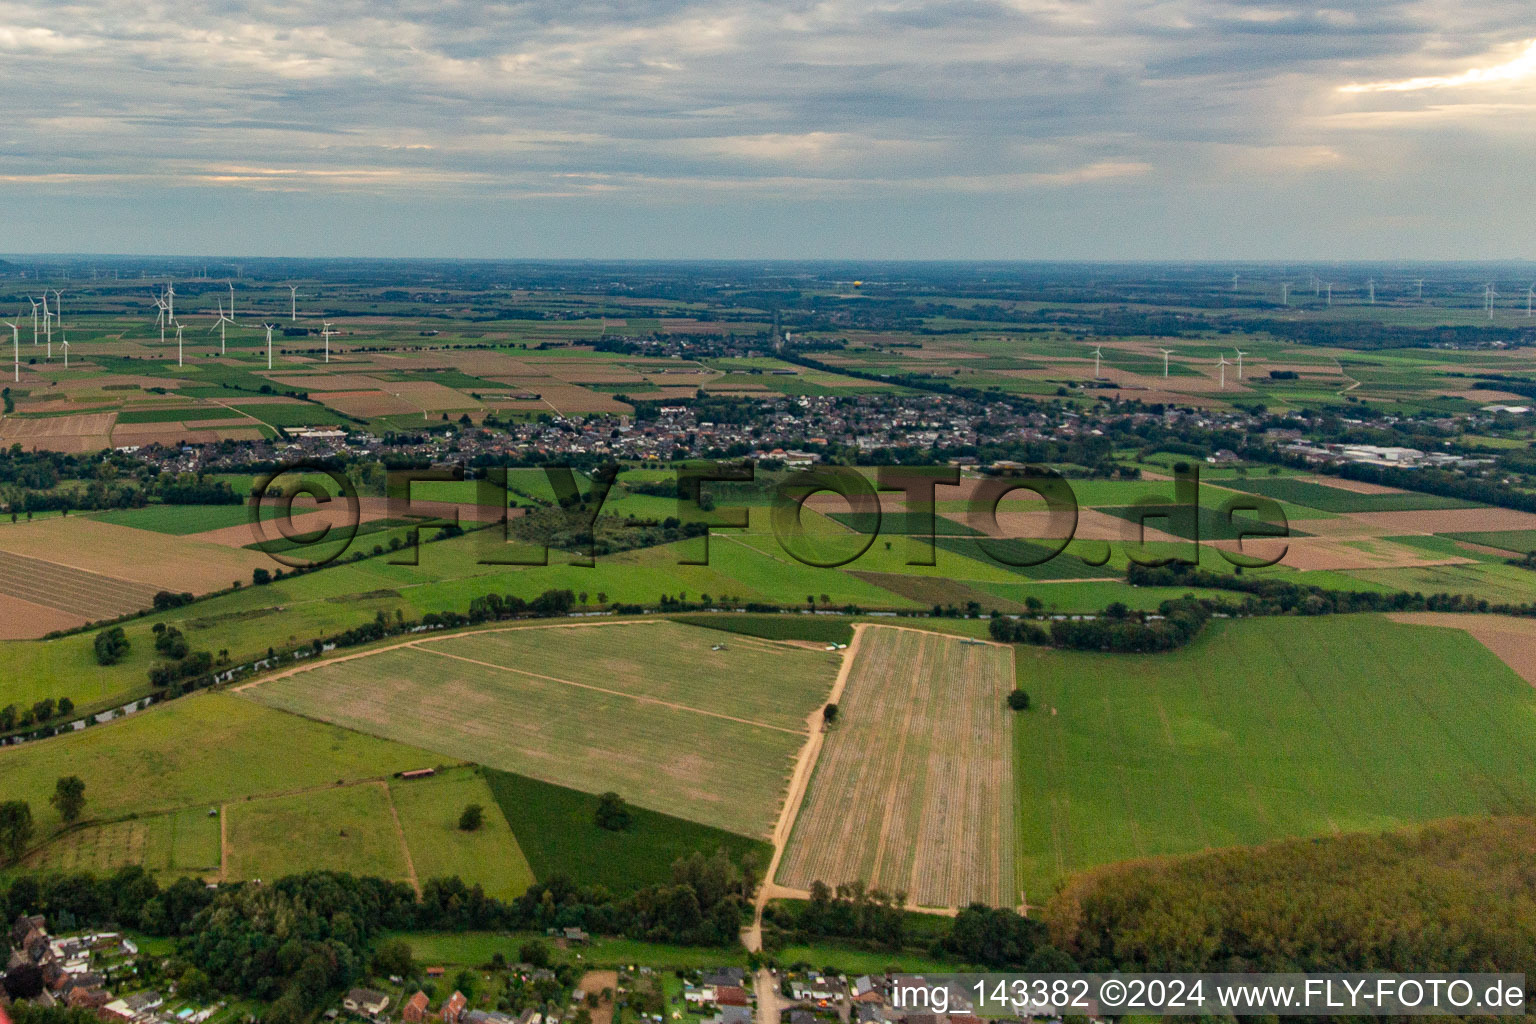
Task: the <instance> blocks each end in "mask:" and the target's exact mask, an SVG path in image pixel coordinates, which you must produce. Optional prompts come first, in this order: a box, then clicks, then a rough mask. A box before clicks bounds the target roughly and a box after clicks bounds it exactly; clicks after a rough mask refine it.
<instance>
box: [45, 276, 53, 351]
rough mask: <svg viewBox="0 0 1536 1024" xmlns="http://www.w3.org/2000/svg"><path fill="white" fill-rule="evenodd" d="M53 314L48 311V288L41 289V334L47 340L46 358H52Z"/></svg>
mask: <svg viewBox="0 0 1536 1024" xmlns="http://www.w3.org/2000/svg"><path fill="white" fill-rule="evenodd" d="M52 316H53V314H52V313H50V312H49V311H48V289H46V288H44V289H43V336H44V337H45V338H46V339H47V342H48V358H49V360H50V361H51V360H52V359H53V321H52V320H51V319H49V318H50V317H52Z"/></svg>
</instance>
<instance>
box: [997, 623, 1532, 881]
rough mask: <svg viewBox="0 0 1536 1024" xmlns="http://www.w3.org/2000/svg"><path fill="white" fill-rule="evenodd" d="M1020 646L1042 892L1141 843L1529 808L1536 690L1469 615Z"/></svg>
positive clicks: (1020, 730) (1024, 875) (1236, 838)
mask: <svg viewBox="0 0 1536 1024" xmlns="http://www.w3.org/2000/svg"><path fill="white" fill-rule="evenodd" d="M1017 653H1018V662H1017V664H1018V675H1019V685H1020V686H1021V687H1022V688H1023V689H1025V690H1026V691H1028V692H1029V693H1030V695H1031V696H1032V697H1033V698H1034V701H1035V706H1034V709H1033V710H1031V711H1028V712H1025V713H1023V714H1020V715H1018V717H1017V718H1016V720H1015V741H1016V747H1015V755H1016V757H1017V764H1016V772H1015V774H1016V777H1017V780H1018V805H1019V807H1020V816H1019V847H1018V849H1019V854H1018V857H1017V861H1018V863H1019V882H1020V885H1021V886H1022V888H1023V889H1024V891H1025V893H1026V896H1027V898H1028V899H1029V901H1030V902H1031V903H1036V902H1040V901H1042V900H1043V899H1044V898H1045V897H1047V896H1048V895H1049V894H1050V892H1051V891H1052V888H1053V887H1054V886H1055V885H1056V884H1057V883H1058V882H1059V881H1061V880H1062V879H1063V878H1064V877H1065V876H1066V875H1068V874H1071V873H1073V872H1076V871H1080V870H1083V869H1084V868H1088V867H1091V866H1093V865H1096V864H1104V863H1109V862H1112V861H1117V860H1123V859H1127V858H1132V857H1145V856H1153V855H1157V854H1166V853H1183V852H1189V851H1192V850H1199V849H1203V848H1207V847H1219V846H1229V845H1235V844H1249V843H1258V842H1262V841H1264V840H1267V839H1273V838H1277V837H1282V836H1307V835H1322V834H1328V833H1331V832H1336V831H1343V832H1349V831H1360V830H1375V829H1385V828H1390V827H1393V826H1396V825H1400V824H1403V823H1406V822H1414V821H1424V820H1428V819H1431V818H1440V817H1447V816H1451V815H1460V814H1486V813H1498V812H1525V813H1528V812H1530V811H1531V810H1532V809H1533V808H1536V690H1533V689H1532V688H1531V686H1530V685H1528V684H1527V683H1525V682H1523V681H1522V680H1521V679H1519V678H1518V677H1517V676H1516V675H1515V674H1514V673H1513V672H1511V671H1510V670H1509V668H1507V667H1506V666H1505V665H1504V664H1503V663H1502V662H1501V661H1499V660H1498V659H1497V658H1496V657H1494V655H1493V654H1491V653H1490V652H1489V651H1488V650H1487V649H1486V648H1484V647H1483V646H1482V645H1481V644H1479V643H1478V642H1477V641H1475V640H1473V639H1472V638H1471V637H1469V636H1467V635H1466V634H1464V633H1462V632H1459V631H1457V630H1448V629H1434V628H1430V627H1421V626H1406V625H1400V624H1397V623H1393V622H1391V621H1389V620H1386V619H1384V618H1380V617H1376V616H1370V617H1366V616H1354V615H1352V616H1332V617H1327V618H1310V619H1303V618H1275V619H1253V620H1247V621H1242V622H1226V623H1223V622H1217V623H1213V624H1212V625H1211V627H1210V628H1209V631H1208V633H1207V635H1205V636H1203V637H1202V638H1201V639H1199V640H1197V641H1196V642H1195V643H1193V644H1191V645H1190V646H1189V647H1186V648H1184V649H1183V650H1180V651H1177V652H1174V653H1170V654H1156V655H1095V654H1080V653H1067V652H1060V651H1051V650H1047V649H1041V648H1031V647H1020V648H1019V649H1018V652H1017Z"/></svg>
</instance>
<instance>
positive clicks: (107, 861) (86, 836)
mask: <svg viewBox="0 0 1536 1024" xmlns="http://www.w3.org/2000/svg"><path fill="white" fill-rule="evenodd" d="M210 811H211V812H212V813H210ZM135 864H136V865H141V866H142V867H144V869H145V870H147V871H149V872H150V873H151V874H153V875H154V876H155V877H156V878H157V879H158V880H159V881H160V883H161V884H162V885H168V884H170V883H171V882H174V881H175V880H176V879H178V878H182V877H192V878H216V877H218V875H219V871H220V860H219V814H218V810H217V808H206V807H202V806H197V807H188V808H185V809H183V810H180V811H171V812H168V813H165V814H150V815H144V816H142V817H134V818H128V819H125V820H122V821H114V822H110V823H107V824H103V825H86V826H84V827H81V828H75V829H71V830H70V831H68V832H66V833H64V834H63V835H62V836H60V837H59V838H58V839H56V840H54V841H53V842H51V843H49V844H47V845H46V846H43V847H41V848H40V849H38V850H36V851H35V852H34V853H32V854H31V855H30V856H28V857H27V858H26V859H25V860H23V861H22V863H21V867H22V868H23V869H25V870H27V871H41V872H55V871H57V872H78V871H85V872H90V873H92V874H95V875H98V876H100V875H107V874H111V873H112V872H113V871H115V870H117V869H118V868H121V867H127V866H129V865H135Z"/></svg>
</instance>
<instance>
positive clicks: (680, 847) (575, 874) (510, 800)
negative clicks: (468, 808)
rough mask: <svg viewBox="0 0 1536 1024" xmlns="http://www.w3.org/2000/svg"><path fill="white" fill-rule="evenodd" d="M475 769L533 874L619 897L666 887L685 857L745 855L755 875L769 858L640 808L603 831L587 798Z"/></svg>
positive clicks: (753, 844)
mask: <svg viewBox="0 0 1536 1024" xmlns="http://www.w3.org/2000/svg"><path fill="white" fill-rule="evenodd" d="M482 772H483V773H484V777H485V782H486V784H487V785H488V786H489V789H490V792H491V795H492V796H493V798H494V799H495V801H496V804H497V806H498V807H499V808H500V810H501V812H502V814H503V815H504V816H505V818H506V821H507V823H508V824H510V825H511V827H512V831H513V832H515V833H516V834H517V836H518V840H519V845H520V847H521V849H522V852H523V853H524V854H526V856H527V864H528V865H529V866H530V868H531V871H532V875H533V877H537V878H553V877H556V876H561V877H564V878H568V879H570V880H571V881H573V882H575V883H577V884H579V885H601V886H603V887H604V888H606V889H607V890H608V891H609V892H612V893H617V894H623V893H628V892H633V891H634V890H636V889H641V888H645V887H646V886H650V885H663V884H666V883H668V882H670V881H671V880H672V864H673V862H674V861H676V860H678V859H679V858H681V857H686V856H689V855H690V854H693V853H701V854H703V855H705V856H710V855H712V854H713V853H714V852H715V851H716V850H720V849H723V850H725V851H726V852H727V853H729V854H730V855H731V858H732V859H733V860H736V861H738V862H739V861H742V860H744V859H747V858H750V859H751V860H752V861H754V862H755V863H756V865H757V868H758V870H759V871H761V870H762V869H763V868H765V867H766V866H767V864H768V859H769V857H770V855H771V850H770V848H769V846H768V844H767V843H764V842H762V841H761V840H755V839H749V838H747V837H745V836H741V835H737V834H736V833H734V832H727V831H725V830H723V829H716V828H710V827H709V826H707V825H700V824H698V823H697V822H693V821H688V820H686V819H683V818H676V817H673V816H671V815H667V814H661V813H658V812H656V811H650V810H646V809H645V808H643V807H634V806H631V807H630V816H631V819H632V822H631V824H630V827H629V828H627V829H624V830H623V831H612V830H610V829H605V828H602V827H600V826H598V824H597V823H596V814H597V803H598V801H597V797H596V796H594V795H593V794H591V793H583V792H581V791H580V790H575V789H568V788H566V787H564V786H556V785H553V784H551V783H548V782H540V781H538V780H537V779H530V778H528V777H526V776H522V775H513V774H511V773H510V772H500V771H495V770H493V769H482Z"/></svg>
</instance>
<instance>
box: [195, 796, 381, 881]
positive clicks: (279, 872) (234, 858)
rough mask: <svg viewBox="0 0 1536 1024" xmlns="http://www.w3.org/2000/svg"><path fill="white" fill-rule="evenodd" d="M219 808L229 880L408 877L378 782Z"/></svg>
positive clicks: (250, 801) (243, 801) (236, 803)
mask: <svg viewBox="0 0 1536 1024" xmlns="http://www.w3.org/2000/svg"><path fill="white" fill-rule="evenodd" d="M225 813H227V814H228V815H229V822H228V824H227V826H226V828H227V829H228V833H229V835H228V839H229V863H228V864H227V865H225V867H226V870H227V871H228V873H229V877H230V878H231V879H239V880H246V879H252V878H261V879H267V880H271V879H277V878H282V877H284V876H285V875H296V874H302V873H303V872H305V871H347V872H351V873H352V874H354V875H372V876H373V877H375V878H388V879H393V880H395V881H401V880H405V879H406V878H408V877H409V874H410V872H409V870H408V868H407V864H406V859H405V847H404V845H403V844H402V843H401V838H400V833H399V830H398V827H397V826H396V825H395V820H394V815H393V814H392V813H391V811H390V805H389V788H388V786H387V785H386V784H385V783H383V782H371V783H370V782H365V783H361V784H359V785H348V786H335V787H332V788H328V789H322V790H317V791H314V792H308V793H297V794H294V795H291V796H278V797H270V798H268V799H255V800H242V801H238V802H235V803H231V804H229V805H228V807H227V808H226V811H225Z"/></svg>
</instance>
